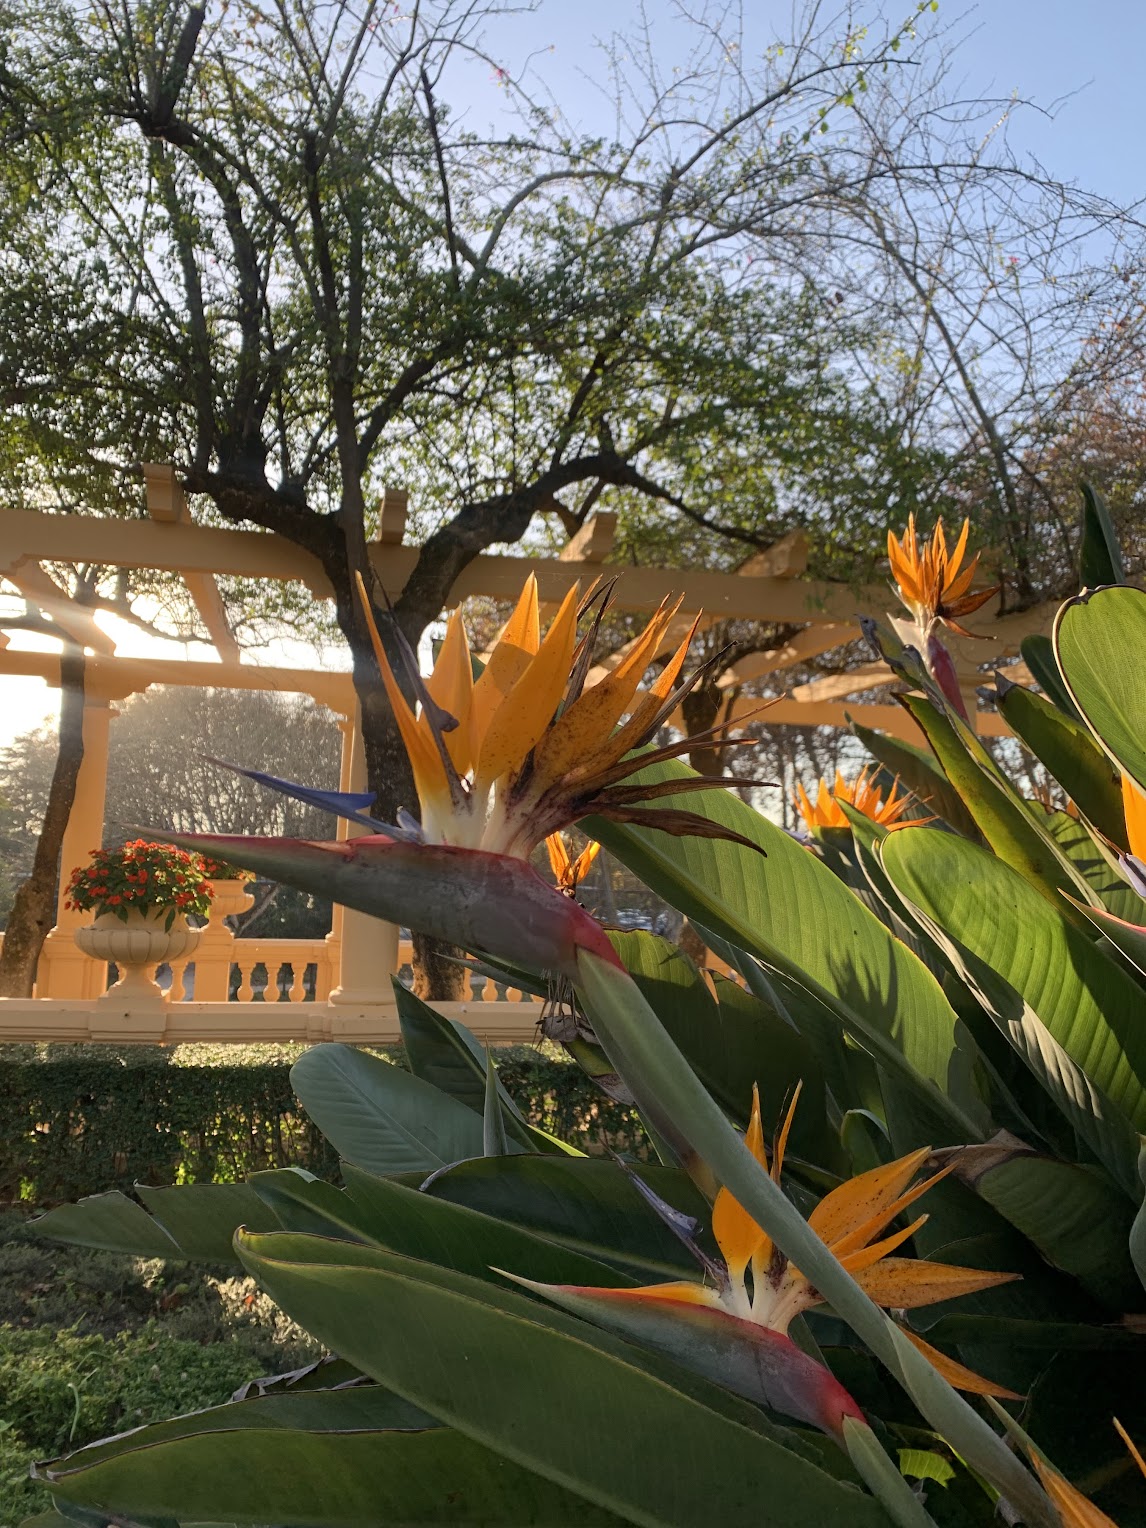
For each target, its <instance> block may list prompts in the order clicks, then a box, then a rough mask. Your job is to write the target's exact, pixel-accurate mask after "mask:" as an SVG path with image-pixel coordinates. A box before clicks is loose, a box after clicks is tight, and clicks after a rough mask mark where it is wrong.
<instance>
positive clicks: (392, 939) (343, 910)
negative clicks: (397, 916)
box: [327, 706, 398, 1008]
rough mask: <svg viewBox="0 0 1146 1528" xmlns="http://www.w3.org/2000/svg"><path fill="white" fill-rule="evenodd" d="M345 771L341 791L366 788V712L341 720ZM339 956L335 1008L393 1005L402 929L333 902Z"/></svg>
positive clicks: (341, 832) (354, 829)
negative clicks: (392, 989)
mask: <svg viewBox="0 0 1146 1528" xmlns="http://www.w3.org/2000/svg"><path fill="white" fill-rule="evenodd" d="M338 728H339V731H340V732H341V733H342V767H341V771H340V778H339V786H338V788H339V790H343V791H363V790H366V789H367V788H368V787H367V780H366V754H365V752H364V750H363V747H362V722H361V712H360V711H359V709H358V708H357V706H356V707H355V710H354V713H353V715H351V716H344V717H342V718H340V720H339V723H338ZM365 833H366V829H365V828H360V827H358V826H356V825H355V824H354V823H350V822H346V821H345V820H341V821H340V822H339V824H338V837H339V838H340V839H346V838H361V837H363V836H365ZM327 937H328V939H329V941H330V943H331V945H332V946H333V947H334V952H335V953H336V954H337V955H338V956H339V964H338V984H337V986H335V988H334V989H333V991H332V992H331V994H330V998H329V1001H330V1003H331V1004H332V1005H333V1006H334V1007H336V1008H348V1007H361V1006H363V1005H366V1004H369V1005H377V1004H378V1003H388V1002H390V999H391V994H390V977H391V975H392V974H393V972H394V971H396V970H397V969H398V929H397V927H396V925H395V924H393V923H383V922H382V921H381V920H380V919H378V918H372V917H371V916H370V915H369V914H368V913H360V912H356V911H355V910H354V908H352V907H343V906H341V904H340V903H337V902H336V903H335V904H334V911H333V915H332V918H331V929H330V933H329V935H328V936H327Z"/></svg>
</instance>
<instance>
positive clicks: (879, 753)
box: [848, 717, 979, 839]
mask: <svg viewBox="0 0 1146 1528" xmlns="http://www.w3.org/2000/svg"><path fill="white" fill-rule="evenodd" d="M848 724H849V726H850V727H851V729H852V731H853V732H854V733H855V735H856V737H857V738H858V739H859V740H860V742H861V743H862V744H863V745H864V747H865V748H866V749H867V751H868V753H870V754H871V756H872V757H873V758H874V759H877V760H878V761H879V763H880V764H882V765H883V767H884V768H885V769H887V770H890V771H891V773H892V774H893V775H897V776H898V777H899V779H900V780H902V782H903V784H904V785H906V786H907V788H908V790H909V791H911V793H912V795H913V796H915V797H916V798H917V799H918V800H919V801H920V802H921V803H922V804H923V805H924V806H925V807H926V808H927V810H928V811H929V812H934V813H935V815H936V816H937V817H942V819H943V821H944V822H946V823H948V824H949V825H950V826H951V827H953V828H954V829H955V831H956V832H957V833H962V834H963V835H964V837H966V838H974V839H977V838H978V837H979V829H978V828H977V827H976V825H975V819H974V818H973V817H972V816H971V813H970V812H969V811H968V810H967V807H966V805H965V804H964V801H963V798H962V796H960V794H959V792H958V791H957V790H956V789H955V787H954V786H953V785H952V784H951V781H950V780H948V778H947V776H946V775H945V774H944V773H943V771H942V770H941V769H939V768H938V766H937V765H936V763H935V759H934V757H933V756H932V755H931V754H930V753H927V752H926V751H925V750H924V749H922V748H916V747H915V746H914V745H913V744H912V743H907V742H904V741H903V739H902V738H896V737H891V736H890V735H889V734H888V733H886V732H875V731H874V730H873V729H872V728H871V727H864V726H861V724H860V723H859V722H857V721H853V720H852V718H851V717H849V718H848Z"/></svg>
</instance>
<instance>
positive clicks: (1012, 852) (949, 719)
mask: <svg viewBox="0 0 1146 1528" xmlns="http://www.w3.org/2000/svg"><path fill="white" fill-rule="evenodd" d="M903 704H904V705H905V706H906V707H907V709H908V710H909V711H910V712H911V715H912V716H913V717H914V718H915V720H916V721H917V722H918V723H919V725H920V726H921V727H922V728H923V730H924V732H925V733H926V734H927V738H928V741H929V742H930V743H931V746H932V748H934V750H935V754H936V757H937V758H938V760H939V762H940V764H942V766H943V769H944V771H945V772H946V774H947V777H948V779H949V780H950V781H951V783H952V785H954V786H955V788H956V790H957V791H958V792H959V794H960V795H961V796H962V798H963V800H964V801H965V802H966V804H967V807H968V810H969V811H970V812H971V815H972V816H973V817H974V819H975V821H976V823H977V824H978V826H979V831H980V832H981V833H982V835H983V837H984V839H986V841H987V843H988V844H989V845H990V846H991V848H992V849H993V850H994V851H995V853H996V855H997V856H998V857H999V859H1000V860H1001V861H1002V862H1003V863H1004V864H1006V865H1010V866H1011V868H1012V869H1014V870H1016V871H1018V873H1019V874H1020V875H1021V876H1022V877H1023V878H1024V880H1026V881H1028V882H1029V883H1030V884H1031V885H1032V886H1033V887H1034V888H1035V889H1036V891H1038V892H1039V894H1040V895H1041V896H1042V897H1044V898H1045V899H1046V900H1047V901H1048V902H1050V903H1051V904H1052V905H1053V906H1054V907H1056V908H1058V909H1060V910H1063V911H1064V912H1065V913H1066V914H1067V916H1069V917H1070V919H1071V920H1072V921H1073V922H1075V923H1079V922H1080V919H1079V915H1078V914H1077V913H1076V912H1075V911H1074V909H1073V908H1069V907H1067V906H1066V905H1065V904H1064V903H1063V900H1062V896H1061V893H1062V892H1064V891H1067V892H1069V893H1070V894H1071V895H1072V896H1075V897H1080V898H1081V899H1082V900H1083V901H1093V900H1095V898H1094V896H1093V894H1092V893H1091V891H1090V888H1089V887H1088V886H1087V883H1086V881H1085V879H1084V878H1083V877H1082V875H1081V874H1080V873H1079V872H1078V871H1077V870H1076V869H1075V868H1074V866H1073V865H1072V864H1071V862H1070V860H1069V859H1068V858H1067V857H1066V855H1065V854H1063V853H1062V851H1061V850H1060V849H1059V847H1058V845H1057V844H1056V843H1055V842H1054V840H1053V838H1051V836H1050V835H1049V834H1048V833H1046V832H1045V831H1044V830H1043V829H1042V828H1041V827H1040V826H1039V824H1038V823H1037V822H1036V820H1035V819H1034V818H1033V817H1032V816H1031V814H1030V812H1029V811H1028V810H1027V806H1026V803H1025V802H1023V801H1021V800H1020V799H1019V797H1018V796H1017V795H1016V794H1015V792H1014V790H1013V789H1012V788H1011V785H1010V783H1009V782H1008V781H1007V780H1006V779H1005V778H1004V777H1003V775H1002V774H1001V773H1000V771H999V769H998V767H997V765H996V764H995V762H994V760H993V759H992V758H991V756H990V754H988V753H987V751H986V749H985V748H984V747H983V745H982V743H981V742H980V741H979V739H978V738H977V737H976V736H975V735H974V733H973V732H972V731H971V730H970V728H969V727H967V726H966V725H965V724H964V723H963V722H962V721H961V720H960V719H959V718H957V717H954V716H952V715H951V714H950V713H949V712H947V711H946V710H940V709H939V707H938V706H937V705H935V704H934V703H933V702H932V701H931V700H929V699H927V698H926V697H925V696H923V695H905V696H904V697H903ZM905 831H906V830H905Z"/></svg>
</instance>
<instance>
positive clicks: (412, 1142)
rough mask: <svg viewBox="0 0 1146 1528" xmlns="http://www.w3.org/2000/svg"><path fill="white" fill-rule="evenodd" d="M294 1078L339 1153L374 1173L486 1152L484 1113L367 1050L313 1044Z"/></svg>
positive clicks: (418, 1168)
mask: <svg viewBox="0 0 1146 1528" xmlns="http://www.w3.org/2000/svg"><path fill="white" fill-rule="evenodd" d="M290 1078H291V1085H292V1087H293V1088H294V1090H295V1092H296V1093H297V1094H298V1096H299V1099H300V1101H301V1103H302V1106H303V1108H304V1109H305V1110H306V1112H307V1113H308V1114H309V1115H310V1117H311V1119H312V1120H313V1121H314V1123H315V1124H316V1125H317V1126H318V1128H319V1129H320V1130H321V1131H322V1133H323V1135H324V1136H325V1137H326V1138H327V1140H328V1141H329V1142H330V1143H331V1145H332V1146H333V1147H334V1148H335V1150H336V1151H337V1152H338V1154H339V1155H340V1156H343V1157H345V1158H346V1159H347V1161H349V1162H353V1163H355V1165H356V1166H358V1167H365V1168H367V1169H368V1170H369V1171H370V1172H376V1173H404V1172H427V1173H430V1172H436V1171H437V1169H438V1168H439V1167H446V1166H449V1164H451V1163H453V1162H459V1161H461V1160H462V1158H464V1157H478V1156H481V1154H482V1121H481V1116H480V1115H478V1114H475V1113H474V1111H473V1110H472V1109H469V1108H467V1107H466V1105H465V1104H461V1103H458V1101H457V1100H456V1099H454V1098H450V1097H449V1096H448V1094H445V1093H441V1092H439V1091H438V1089H437V1088H434V1087H431V1086H430V1084H429V1083H428V1082H423V1081H422V1080H421V1078H420V1077H414V1076H412V1075H411V1073H409V1072H406V1071H403V1070H402V1068H401V1067H397V1066H391V1065H390V1064H389V1063H388V1062H386V1061H380V1060H378V1058H377V1057H376V1056H370V1055H367V1054H366V1052H365V1051H360V1050H355V1049H354V1048H353V1047H352V1046H349V1045H315V1046H313V1047H312V1048H311V1049H310V1050H308V1051H306V1052H304V1054H303V1055H302V1056H300V1057H299V1059H298V1060H297V1061H296V1062H295V1064H294V1066H292V1067H291V1073H290ZM519 1149H520V1148H519Z"/></svg>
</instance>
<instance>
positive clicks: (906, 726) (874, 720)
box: [729, 695, 1011, 743]
mask: <svg viewBox="0 0 1146 1528" xmlns="http://www.w3.org/2000/svg"><path fill="white" fill-rule="evenodd" d="M759 705H760V700H759V699H758V698H757V697H755V696H751V695H745V696H741V697H739V698H738V699H737V700H735V701H734V702H733V703H732V706H731V709H730V712H729V723H730V724H734V723H735V722H736V721H737V720H738V719H739V718H740V717H743V716H747V715H748V713H749V712H751V711H755V710H756V709H757V707H758V706H759ZM849 718H851V719H854V720H855V721H857V722H861V723H862V724H863V725H864V726H865V727H874V728H876V729H877V730H878V731H880V732H890V733H891V734H892V736H894V737H901V738H905V739H906V740H907V741H908V742H910V743H922V742H923V734H922V733H921V732H920V730H919V728H918V727H917V726H916V725H915V723H914V722H913V721H912V719H911V717H910V716H909V715H908V714H907V712H906V711H905V710H904V709H903V707H902V706H897V705H896V704H895V703H894V702H888V703H887V704H885V705H880V704H871V703H865V702H863V701H858V702H857V701H828V700H818V701H801V700H791V699H789V698H787V697H784V698H783V699H781V700H777V701H774V702H773V703H772V704H771V705H770V706H769V707H768V709H767V710H766V711H764V712H762V713H761V714H760V716H758V717H757V718H756V720H757V721H758V722H759V723H760V724H761V725H762V726H765V727H772V726H789V727H843V728H846V727H847V725H848V720H849ZM972 720H973V721H974V723H975V730H976V732H978V734H979V735H980V737H1010V735H1011V730H1010V728H1009V727H1008V726H1007V724H1006V722H1005V721H1004V720H1003V718H1002V717H1001V716H1000V715H999V714H998V712H997V711H978V712H975V713H973V715H972Z"/></svg>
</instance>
